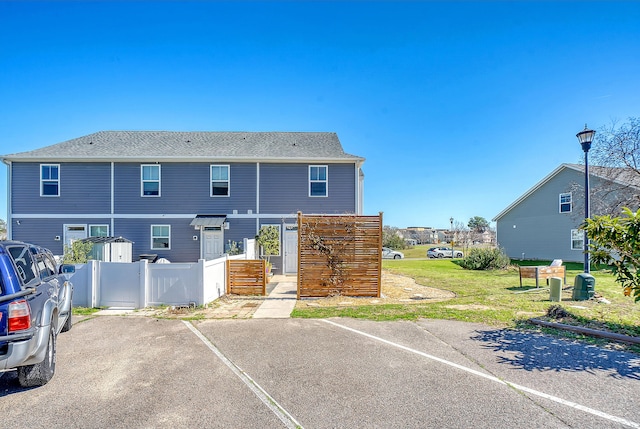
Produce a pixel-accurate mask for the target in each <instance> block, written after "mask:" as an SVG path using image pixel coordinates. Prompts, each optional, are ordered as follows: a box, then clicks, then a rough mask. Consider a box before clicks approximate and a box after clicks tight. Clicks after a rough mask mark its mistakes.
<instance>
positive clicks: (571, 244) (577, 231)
mask: <svg viewBox="0 0 640 429" xmlns="http://www.w3.org/2000/svg"><path fill="white" fill-rule="evenodd" d="M574 233H575V234H577V235H579V236H580V240H581V242H582V245H581V246H580V247H579V248H576V247H573V241H574V239H573V236H574ZM569 245H570V246H571V250H584V231H580V230H579V229H572V230H571V241H570V243H569Z"/></svg>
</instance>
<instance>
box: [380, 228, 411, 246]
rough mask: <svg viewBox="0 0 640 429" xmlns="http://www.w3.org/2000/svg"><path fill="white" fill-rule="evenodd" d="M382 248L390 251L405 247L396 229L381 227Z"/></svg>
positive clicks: (404, 242)
mask: <svg viewBox="0 0 640 429" xmlns="http://www.w3.org/2000/svg"><path fill="white" fill-rule="evenodd" d="M382 246H384V247H390V248H392V249H404V248H406V247H407V243H406V241H404V238H402V237H401V236H400V235H399V234H398V228H396V227H395V226H388V225H385V226H383V227H382Z"/></svg>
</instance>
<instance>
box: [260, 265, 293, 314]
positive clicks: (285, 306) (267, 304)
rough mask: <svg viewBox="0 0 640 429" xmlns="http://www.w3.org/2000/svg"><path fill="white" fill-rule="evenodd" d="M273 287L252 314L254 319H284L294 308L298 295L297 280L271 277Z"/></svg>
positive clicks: (286, 277) (290, 277) (285, 277)
mask: <svg viewBox="0 0 640 429" xmlns="http://www.w3.org/2000/svg"><path fill="white" fill-rule="evenodd" d="M271 283H276V285H275V287H274V288H273V290H272V291H271V293H269V295H268V296H267V297H266V298H265V299H264V301H263V302H262V304H261V305H260V307H258V309H257V310H256V312H255V313H253V318H254V319H286V318H288V317H289V316H290V315H291V311H293V308H294V307H295V306H296V298H297V294H298V284H297V278H296V277H294V276H282V275H279V276H273V279H271Z"/></svg>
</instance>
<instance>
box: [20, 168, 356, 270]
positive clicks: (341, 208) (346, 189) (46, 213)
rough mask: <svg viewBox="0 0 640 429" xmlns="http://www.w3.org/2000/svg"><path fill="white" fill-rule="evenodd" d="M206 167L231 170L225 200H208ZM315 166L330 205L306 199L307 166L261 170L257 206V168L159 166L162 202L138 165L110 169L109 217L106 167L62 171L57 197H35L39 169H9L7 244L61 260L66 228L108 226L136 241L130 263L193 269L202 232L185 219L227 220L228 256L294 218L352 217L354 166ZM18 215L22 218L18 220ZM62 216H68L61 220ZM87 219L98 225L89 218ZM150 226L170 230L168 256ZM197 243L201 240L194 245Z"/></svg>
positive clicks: (276, 261)
mask: <svg viewBox="0 0 640 429" xmlns="http://www.w3.org/2000/svg"><path fill="white" fill-rule="evenodd" d="M211 164H225V165H229V166H230V186H229V189H230V195H229V196H228V197H211V196H210V186H211V183H210V172H209V170H210V165H211ZM318 164H321V165H328V197H309V165H310V164H308V163H294V164H288V163H285V164H276V163H260V164H259V170H260V171H259V177H260V202H259V206H258V203H257V201H256V200H257V190H256V186H257V182H258V165H257V164H256V163H250V162H242V163H223V162H221V163H218V162H197V163H196V162H193V163H187V162H164V163H163V162H161V163H159V165H161V196H160V197H142V196H141V191H140V165H141V163H138V162H131V163H115V164H114V168H113V171H114V179H113V180H114V182H113V183H114V196H113V199H114V207H113V213H112V207H111V200H112V195H111V163H104V162H101V163H60V197H40V163H30V162H28V163H17V162H14V163H13V164H12V167H11V172H12V177H11V180H12V188H11V195H12V200H11V204H12V207H11V217H12V222H11V227H12V238H13V239H16V240H23V241H28V242H33V243H36V244H39V245H42V246H45V247H48V248H50V249H51V250H52V251H53V252H54V253H55V254H58V255H61V254H63V251H64V249H63V243H64V241H63V240H64V224H82V225H86V226H87V233H88V232H89V230H88V226H89V225H98V224H106V225H109V227H110V230H109V233H110V235H113V236H122V237H125V238H127V239H129V240H131V241H133V245H132V252H133V253H132V255H133V259H134V260H137V259H138V257H139V255H140V254H144V253H155V254H157V255H158V256H159V257H164V258H167V259H169V260H170V261H172V262H194V261H196V260H197V259H198V258H199V257H200V245H201V243H200V232H199V231H198V230H195V229H194V228H193V227H192V226H190V225H189V224H190V222H191V220H192V218H191V217H190V216H187V215H193V214H223V215H228V216H229V217H228V218H227V222H228V225H229V228H228V229H225V230H224V242H225V250H227V249H228V245H229V242H230V241H236V242H238V243H241V242H242V241H243V239H245V238H253V237H255V235H256V233H257V225H258V223H260V224H277V225H280V226H281V227H282V224H283V222H287V223H295V222H296V213H297V212H298V211H302V212H304V213H332V214H344V213H354V212H355V211H356V207H357V205H356V204H357V203H356V166H355V164H354V163H345V164H322V163H318ZM314 165H316V164H314ZM234 212H235V213H234ZM249 212H250V213H249ZM258 213H259V214H260V216H265V215H266V216H269V215H271V214H273V215H277V216H274V217H273V219H267V218H266V217H261V218H260V219H259V220H257V219H256V217H253V216H257V215H258ZM16 214H19V215H23V216H22V217H16V216H15V215H16ZM63 214H64V215H68V216H65V217H64V218H62V216H61V215H63ZM89 214H92V215H96V216H100V218H95V219H94V218H91V217H86V215H89ZM235 214H237V216H236V217H234V215H235ZM283 214H285V215H286V214H290V215H291V218H287V219H283V217H282V215H283ZM24 215H27V217H26V218H25V217H24ZM40 215H42V216H41V217H40ZM56 215H59V216H58V217H56ZM145 215H148V216H149V217H145ZM158 215H162V216H163V217H162V218H158ZM180 215H184V216H180ZM243 216H244V217H243ZM247 216H248V217H247ZM112 218H113V228H111V225H112V220H111V219H112ZM17 221H20V224H18V223H17ZM151 225H170V226H171V248H170V249H168V250H162V249H151ZM194 235H196V236H198V240H193V236H194ZM56 236H59V237H60V240H59V241H58V240H55V237H56ZM273 262H274V265H275V266H277V267H279V268H280V269H281V268H282V257H281V256H278V257H274V258H273Z"/></svg>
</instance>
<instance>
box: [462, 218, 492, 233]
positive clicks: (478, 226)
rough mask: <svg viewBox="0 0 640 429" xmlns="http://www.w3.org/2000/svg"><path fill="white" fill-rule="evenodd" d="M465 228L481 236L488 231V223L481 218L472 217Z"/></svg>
mask: <svg viewBox="0 0 640 429" xmlns="http://www.w3.org/2000/svg"><path fill="white" fill-rule="evenodd" d="M467 226H468V227H469V228H471V230H472V231H473V232H475V233H478V234H482V233H483V232H485V231H486V230H487V229H489V221H488V220H486V219H485V218H483V217H482V216H474V217H472V218H471V219H469V223H468V224H467Z"/></svg>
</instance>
